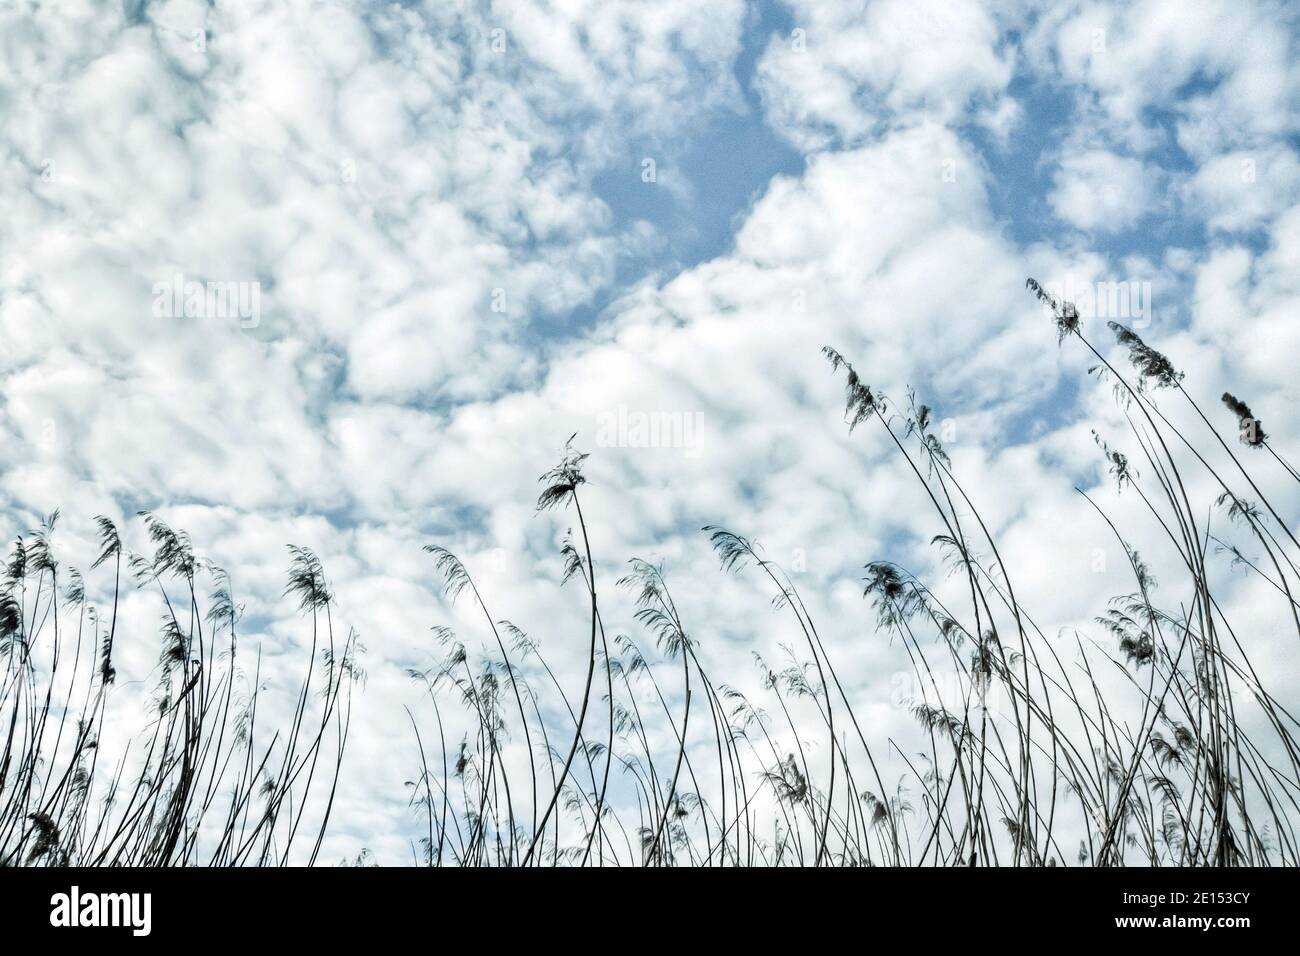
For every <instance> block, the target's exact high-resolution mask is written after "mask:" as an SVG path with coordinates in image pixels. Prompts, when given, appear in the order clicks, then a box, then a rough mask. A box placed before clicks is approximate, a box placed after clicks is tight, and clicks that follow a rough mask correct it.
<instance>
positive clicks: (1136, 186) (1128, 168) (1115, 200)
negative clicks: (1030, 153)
mask: <svg viewBox="0 0 1300 956" xmlns="http://www.w3.org/2000/svg"><path fill="white" fill-rule="evenodd" d="M1155 190H1156V177H1155V175H1154V173H1153V172H1152V171H1151V170H1149V169H1147V168H1146V167H1145V166H1144V165H1143V164H1142V162H1141V161H1140V160H1137V159H1133V158H1132V157H1129V156H1119V155H1117V154H1115V153H1110V152H1107V151H1105V150H1100V149H1091V150H1087V151H1084V152H1079V153H1076V152H1068V153H1067V154H1066V155H1065V156H1064V157H1063V158H1062V159H1061V162H1060V165H1059V166H1058V167H1057V171H1056V177H1055V183H1054V186H1053V189H1052V192H1051V194H1050V195H1049V196H1048V202H1049V203H1050V204H1051V206H1052V211H1053V212H1055V213H1056V215H1057V216H1059V217H1060V218H1062V219H1064V220H1065V221H1066V222H1068V223H1070V224H1071V225H1073V226H1077V227H1078V228H1080V229H1086V230H1093V231H1097V232H1124V231H1126V230H1129V229H1133V228H1134V227H1135V226H1137V224H1138V223H1139V222H1140V221H1141V220H1142V218H1143V217H1144V216H1146V215H1147V213H1148V212H1150V211H1151V210H1152V208H1153V206H1154V204H1155V195H1154V194H1155Z"/></svg>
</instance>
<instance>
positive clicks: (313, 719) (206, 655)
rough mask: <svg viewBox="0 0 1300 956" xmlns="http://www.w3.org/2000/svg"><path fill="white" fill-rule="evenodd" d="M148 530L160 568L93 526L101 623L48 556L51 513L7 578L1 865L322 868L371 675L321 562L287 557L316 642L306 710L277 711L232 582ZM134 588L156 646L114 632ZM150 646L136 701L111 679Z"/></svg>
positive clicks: (298, 554) (1, 658) (302, 697)
mask: <svg viewBox="0 0 1300 956" xmlns="http://www.w3.org/2000/svg"><path fill="white" fill-rule="evenodd" d="M142 517H143V522H144V530H145V533H146V535H147V538H148V541H149V543H150V545H151V546H152V548H153V554H152V556H149V557H145V556H142V555H139V554H134V553H131V552H129V551H128V550H127V549H126V546H125V545H124V543H123V541H122V539H121V537H119V533H118V528H117V526H116V525H115V524H114V523H113V522H112V521H110V520H109V519H108V518H105V517H100V518H98V519H97V524H98V530H99V540H100V551H99V554H98V556H97V557H96V558H95V560H94V562H93V563H92V565H91V569H92V571H94V570H97V569H102V570H99V573H100V574H101V575H107V577H108V581H107V586H106V591H105V593H106V594H107V595H109V596H110V598H109V600H108V601H106V602H105V606H104V608H103V609H100V608H98V607H95V606H93V605H91V604H90V603H89V602H88V601H87V597H86V583H85V579H84V578H83V577H82V575H81V574H80V573H79V572H78V571H76V570H75V569H72V568H68V569H64V568H63V567H62V566H61V565H60V563H59V561H58V560H57V559H56V557H55V548H54V545H53V533H54V529H55V524H56V521H57V518H58V514H57V513H55V514H53V515H51V516H50V517H49V518H48V519H47V520H46V521H45V522H44V523H43V524H42V526H41V527H40V528H39V529H38V530H36V531H34V532H32V533H31V534H30V536H27V537H24V538H19V539H18V541H17V542H16V543H15V544H14V547H13V550H12V553H11V556H10V558H9V560H8V563H7V564H6V566H5V567H4V569H3V572H0V733H2V734H3V737H2V738H0V739H2V740H3V744H2V745H0V865H4V866H15V865H29V866H30V865H48V866H66V865H73V866H151V867H152V866H183V865H215V866H241V865H276V864H284V863H288V862H300V863H311V862H314V861H315V859H316V858H317V856H318V854H319V853H320V849H321V843H322V840H323V838H324V835H325V832H326V827H327V825H328V822H329V818H330V812H331V809H332V804H333V798H334V792H335V787H336V786H337V783H338V780H339V775H340V772H341V767H342V762H343V754H344V750H345V747H346V744H347V739H348V731H349V726H350V723H351V714H352V690H353V687H354V685H355V683H356V681H357V679H358V678H359V677H360V676H361V673H360V671H359V669H358V667H357V652H358V650H359V645H358V642H357V638H356V635H355V634H354V633H351V632H349V633H348V634H347V635H346V636H342V637H340V636H337V635H336V634H335V632H334V623H333V619H332V617H331V614H330V608H331V604H332V600H333V599H332V595H331V593H330V590H329V586H328V584H327V582H326V579H325V573H324V570H323V568H322V567H321V564H320V561H319V560H318V559H317V557H316V556H315V555H314V554H313V553H312V552H311V551H308V550H306V549H302V548H293V549H291V564H290V568H289V575H288V585H287V587H286V589H285V594H286V596H288V597H290V598H292V599H294V600H296V601H297V602H298V607H299V609H300V610H301V612H302V614H303V617H304V618H305V620H306V623H307V626H309V627H310V652H309V656H308V657H307V659H306V660H305V661H304V663H303V673H302V679H301V684H300V686H299V688H298V690H297V693H296V696H293V697H290V698H288V699H272V700H270V701H267V699H266V698H267V694H266V693H265V689H264V678H263V674H262V665H261V653H260V651H258V650H253V651H252V652H251V653H250V651H249V649H248V648H246V647H244V646H243V645H242V644H241V642H240V639H239V634H238V632H239V622H240V615H241V611H242V609H241V607H240V605H238V604H237V603H236V600H235V596H234V594H233V593H232V590H231V584H230V580H229V578H228V576H227V575H226V574H225V573H224V572H223V571H221V570H220V569H219V568H216V567H214V566H212V565H211V564H210V563H209V562H207V561H205V560H204V559H203V558H201V557H200V556H198V555H197V554H196V553H195V552H194V549H193V546H192V545H191V542H190V540H189V538H188V536H187V535H186V534H185V533H184V532H181V531H174V530H172V529H171V528H170V527H168V526H167V525H166V524H165V523H164V522H163V521H162V520H160V519H159V518H158V517H156V516H154V515H151V514H143V515H142ZM133 587H134V588H139V589H142V590H146V591H148V592H151V593H152V594H154V595H155V596H156V603H157V604H158V605H159V607H160V609H161V612H162V625H161V628H160V634H159V636H158V637H157V638H153V639H149V638H142V637H141V635H139V634H138V633H130V634H127V633H122V630H123V629H122V628H121V627H119V612H120V610H121V604H122V600H123V598H124V596H125V595H124V591H125V590H126V589H127V588H133ZM204 587H208V588H211V592H210V595H209V596H208V597H207V598H206V599H204V598H202V597H201V596H200V590H201V589H202V588H204ZM144 641H148V642H149V643H151V644H156V645H157V646H158V649H159V652H158V659H157V664H156V665H155V666H154V667H153V669H152V672H151V673H150V675H149V681H150V682H151V685H152V686H151V689H150V690H148V691H147V692H146V693H143V694H140V693H133V692H132V691H133V690H135V689H134V688H126V687H119V686H118V684H119V671H118V664H119V661H120V655H121V654H122V653H123V649H124V648H125V647H131V646H134V647H135V648H138V647H140V646H141V645H142V643H143V642H144ZM133 683H134V682H133ZM273 696H274V695H273ZM119 698H120V699H119ZM137 705H140V706H138V707H137ZM267 709H271V711H272V714H273V715H274V716H273V717H272V718H271V719H272V720H273V721H274V722H273V724H272V726H270V727H267V726H266V723H267V720H268V718H267V717H266V716H265V712H266V710H267ZM133 711H134V713H135V720H134V721H133V720H132V712H133ZM133 723H134V729H132V724H133Z"/></svg>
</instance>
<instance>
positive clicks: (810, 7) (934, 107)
mask: <svg viewBox="0 0 1300 956" xmlns="http://www.w3.org/2000/svg"><path fill="white" fill-rule="evenodd" d="M789 6H790V7H791V17H792V20H793V22H794V24H795V27H794V29H795V31H796V33H795V34H792V35H791V36H774V37H773V38H772V39H771V42H770V43H769V45H768V48H767V50H766V52H765V53H764V54H763V58H762V60H761V61H760V63H759V66H758V82H759V88H760V90H761V91H762V95H763V102H764V107H765V109H766V110H767V114H768V117H769V119H770V121H771V122H772V123H773V125H774V126H775V127H776V129H778V130H779V131H781V132H782V133H783V134H784V135H786V136H787V137H789V138H790V139H791V140H792V141H793V142H795V143H796V144H798V145H799V146H800V147H802V148H805V149H817V148H822V147H825V146H827V145H831V144H836V143H839V144H847V145H852V144H854V143H858V142H861V141H862V140H863V139H864V138H865V137H867V136H870V135H873V134H874V133H876V132H878V131H879V130H880V129H882V128H887V127H888V126H889V125H890V124H891V123H893V122H895V121H896V120H897V119H898V118H899V117H901V116H904V115H912V116H914V115H915V114H918V113H919V114H922V115H924V116H927V117H931V118H934V119H937V120H939V121H942V122H950V121H953V120H955V119H956V118H957V117H958V116H959V115H960V114H961V113H962V112H963V111H964V110H965V109H966V107H967V106H968V105H969V104H971V103H972V102H976V103H986V102H991V101H992V100H993V99H994V98H995V97H996V96H997V95H998V94H999V93H1001V92H1002V91H1003V90H1004V89H1005V87H1006V85H1007V83H1008V82H1009V80H1010V79H1011V72H1012V56H1011V54H1010V53H1009V52H1008V50H1007V49H1006V48H1005V46H1004V44H1003V43H1002V39H1001V30H1000V27H999V25H998V23H997V21H996V19H995V18H994V16H993V15H992V13H991V12H990V11H989V9H988V8H987V7H986V6H984V5H982V4H979V3H975V2H973V0H925V2H915V0H883V2H875V3H867V2H853V3H834V4H832V3H818V2H815V0H795V2H793V3H790V4H789Z"/></svg>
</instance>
